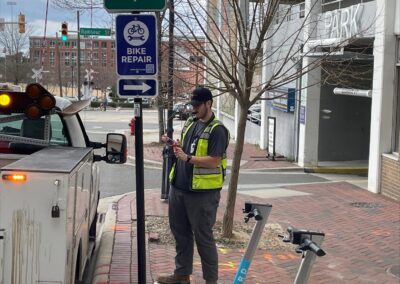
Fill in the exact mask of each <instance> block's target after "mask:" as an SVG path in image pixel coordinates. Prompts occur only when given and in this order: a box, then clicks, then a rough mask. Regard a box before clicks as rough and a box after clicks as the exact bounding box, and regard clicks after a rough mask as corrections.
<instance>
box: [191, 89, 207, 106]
mask: <svg viewBox="0 0 400 284" xmlns="http://www.w3.org/2000/svg"><path fill="white" fill-rule="evenodd" d="M212 99H213V96H212V94H211V91H210V90H209V89H207V88H202V87H199V88H196V89H194V90H193V92H192V96H191V98H190V102H189V104H191V105H192V106H198V105H200V104H202V103H204V102H206V101H212Z"/></svg>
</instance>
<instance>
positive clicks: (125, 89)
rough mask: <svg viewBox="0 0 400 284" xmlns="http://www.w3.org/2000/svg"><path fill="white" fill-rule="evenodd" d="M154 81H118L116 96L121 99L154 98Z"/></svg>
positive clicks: (155, 86)
mask: <svg viewBox="0 0 400 284" xmlns="http://www.w3.org/2000/svg"><path fill="white" fill-rule="evenodd" d="M157 93H158V82H157V80H156V79H153V78H151V79H118V95H119V96H120V97H122V98H133V97H156V96H157Z"/></svg>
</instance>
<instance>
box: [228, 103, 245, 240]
mask: <svg viewBox="0 0 400 284" xmlns="http://www.w3.org/2000/svg"><path fill="white" fill-rule="evenodd" d="M246 121H247V113H246V112H245V111H242V107H241V110H240V115H239V124H238V131H237V135H238V137H236V144H235V150H234V154H233V161H232V169H231V171H232V173H231V180H230V181H229V188H228V196H227V201H226V209H225V213H224V219H223V223H222V235H223V237H225V238H231V237H232V229H233V218H234V216H235V202H236V193H237V185H238V181H239V169H240V161H241V159H242V154H243V144H244V135H245V130H246Z"/></svg>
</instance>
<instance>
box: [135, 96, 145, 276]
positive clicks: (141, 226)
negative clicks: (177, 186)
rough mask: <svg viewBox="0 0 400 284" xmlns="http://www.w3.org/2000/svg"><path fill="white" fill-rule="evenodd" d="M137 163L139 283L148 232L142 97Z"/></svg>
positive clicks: (138, 109)
mask: <svg viewBox="0 0 400 284" xmlns="http://www.w3.org/2000/svg"><path fill="white" fill-rule="evenodd" d="M134 114H135V130H136V135H135V164H136V215H137V221H136V222H137V229H136V236H137V257H138V283H146V239H145V238H146V234H145V222H144V219H145V211H144V207H145V203H144V167H143V113H142V98H135V102H134Z"/></svg>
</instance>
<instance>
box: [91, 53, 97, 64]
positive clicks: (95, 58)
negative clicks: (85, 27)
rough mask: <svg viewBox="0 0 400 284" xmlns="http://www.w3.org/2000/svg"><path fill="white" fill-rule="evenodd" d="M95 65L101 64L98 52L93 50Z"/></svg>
mask: <svg viewBox="0 0 400 284" xmlns="http://www.w3.org/2000/svg"><path fill="white" fill-rule="evenodd" d="M92 62H93V65H94V66H97V65H99V54H98V53H97V52H93V60H92Z"/></svg>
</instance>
